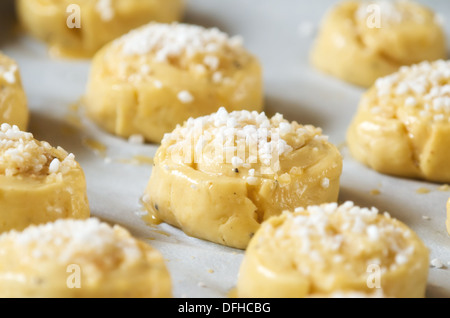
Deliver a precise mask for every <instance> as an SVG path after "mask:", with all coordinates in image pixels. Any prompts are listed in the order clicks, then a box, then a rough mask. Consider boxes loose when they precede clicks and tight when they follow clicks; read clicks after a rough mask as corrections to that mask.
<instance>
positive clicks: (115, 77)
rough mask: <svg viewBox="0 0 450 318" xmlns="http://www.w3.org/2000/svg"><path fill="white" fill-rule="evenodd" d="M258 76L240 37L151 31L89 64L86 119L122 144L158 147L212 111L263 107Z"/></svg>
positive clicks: (197, 30) (166, 27) (190, 28)
mask: <svg viewBox="0 0 450 318" xmlns="http://www.w3.org/2000/svg"><path fill="white" fill-rule="evenodd" d="M262 86H263V84H262V68H261V65H260V63H259V61H258V60H257V58H256V57H254V56H253V55H252V54H250V53H249V52H247V50H246V49H245V48H244V47H243V44H242V38H241V37H240V36H233V37H230V36H228V35H227V34H225V33H223V32H221V31H219V30H218V29H216V28H211V29H206V28H203V27H200V26H195V25H188V24H180V23H173V24H161V23H150V24H148V25H146V26H143V27H141V28H139V29H137V30H133V31H132V32H130V33H128V34H126V35H125V36H123V37H121V38H119V39H117V40H116V41H114V42H113V43H111V44H110V45H108V46H106V47H105V48H103V49H102V50H101V51H100V52H99V53H97V54H96V56H95V57H94V60H93V63H92V68H91V72H90V77H89V83H88V86H87V92H86V98H85V103H86V113H87V115H88V116H89V117H90V118H91V119H92V120H93V121H94V122H96V123H97V124H98V125H99V126H100V127H102V128H104V129H105V130H107V131H109V132H111V133H114V134H116V135H119V136H122V137H126V138H127V137H129V136H131V135H134V134H140V135H142V136H144V137H145V139H146V140H147V141H150V142H154V143H159V142H160V141H161V139H162V138H163V136H164V134H165V133H169V132H171V131H172V130H173V129H175V127H176V125H177V124H182V123H183V122H184V121H185V120H187V119H188V118H190V117H199V116H205V115H208V114H210V113H212V112H215V111H217V110H218V109H219V107H222V106H224V107H226V108H227V109H228V110H229V111H232V110H240V109H248V110H258V111H260V110H261V109H262V107H263V92H262V91H263V88H262Z"/></svg>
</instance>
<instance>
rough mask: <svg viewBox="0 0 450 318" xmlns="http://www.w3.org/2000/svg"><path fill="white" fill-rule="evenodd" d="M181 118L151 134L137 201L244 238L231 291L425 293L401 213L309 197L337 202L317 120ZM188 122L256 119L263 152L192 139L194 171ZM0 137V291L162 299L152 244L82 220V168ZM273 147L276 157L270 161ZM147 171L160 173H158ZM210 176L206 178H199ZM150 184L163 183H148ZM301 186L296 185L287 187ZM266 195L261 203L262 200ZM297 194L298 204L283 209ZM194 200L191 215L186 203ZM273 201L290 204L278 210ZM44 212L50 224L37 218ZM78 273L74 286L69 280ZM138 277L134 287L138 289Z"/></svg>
mask: <svg viewBox="0 0 450 318" xmlns="http://www.w3.org/2000/svg"><path fill="white" fill-rule="evenodd" d="M188 122H190V124H192V125H193V126H191V127H189V126H188V127H187V129H185V131H184V133H183V131H182V129H183V128H182V127H180V128H179V129H180V131H178V132H174V133H172V134H171V135H168V136H166V138H165V140H164V141H163V146H162V147H161V149H165V150H161V151H160V152H159V154H158V155H157V158H156V159H155V164H156V166H155V168H154V171H155V172H154V173H155V175H156V176H157V177H156V178H155V175H153V173H152V178H151V180H150V183H149V192H148V195H149V198H148V200H144V202H145V203H146V204H150V205H147V206H148V207H151V208H152V211H153V213H158V214H157V216H158V217H161V218H163V219H164V220H166V221H167V222H169V223H171V222H170V218H173V220H177V221H176V222H181V221H183V222H185V223H178V224H176V223H175V224H174V225H177V226H180V227H182V228H183V230H185V231H186V232H187V233H189V234H191V235H194V236H197V237H200V238H204V239H208V240H212V241H216V242H218V243H221V244H226V245H232V244H241V245H240V246H238V247H241V248H244V247H246V245H247V244H248V243H249V242H250V244H249V246H248V248H247V251H246V255H245V259H244V262H243V263H242V267H241V270H240V273H239V278H238V296H239V297H328V296H332V295H335V293H344V294H345V293H352V294H353V293H357V294H358V295H359V296H385V297H423V296H424V292H425V286H426V281H427V270H428V251H427V249H426V248H425V247H424V245H423V243H422V242H421V241H420V240H419V239H418V237H417V236H416V235H415V234H414V233H413V232H412V231H411V230H410V229H408V228H407V227H406V226H405V225H404V224H402V223H400V222H399V221H396V220H394V219H392V218H391V217H390V216H389V215H387V214H383V215H381V214H379V213H378V212H377V211H376V210H375V209H371V210H369V209H361V208H358V207H354V206H353V204H352V203H345V204H344V205H342V206H341V207H338V206H337V204H325V205H322V206H320V207H317V206H311V205H310V203H313V202H320V201H324V202H329V201H334V200H336V199H337V192H338V184H339V181H338V179H339V175H340V172H341V160H342V159H341V158H340V155H339V153H338V152H337V150H336V148H335V147H334V146H333V145H331V144H330V143H329V142H328V141H327V140H326V138H325V136H323V135H321V133H320V130H318V129H317V128H314V127H311V126H301V125H299V124H297V123H295V122H293V123H288V122H287V121H286V120H284V119H283V118H282V116H281V115H276V116H274V117H273V118H271V119H270V120H269V119H268V118H267V117H265V116H264V114H263V113H257V112H248V111H240V112H234V113H231V114H229V113H227V112H226V111H225V109H221V110H220V111H219V112H218V113H216V114H213V115H211V116H208V117H206V118H199V119H197V120H191V121H188ZM242 123H246V124H247V125H245V126H244V127H242ZM232 124H233V125H232ZM186 125H188V123H186ZM196 125H198V126H199V127H201V126H200V125H203V128H205V130H204V132H205V133H204V135H202V136H205V134H207V133H209V134H210V135H211V136H214V135H219V131H222V132H223V134H224V135H225V137H227V136H228V134H231V135H230V136H232V137H233V140H238V138H239V136H241V137H242V136H243V135H242V134H241V133H242V132H243V131H245V130H247V132H249V131H250V130H254V131H253V132H250V134H251V135H252V134H254V136H252V138H253V137H255V138H256V141H257V143H258V144H259V145H260V146H261V147H262V148H261V149H266V151H261V152H257V153H255V156H256V158H254V160H247V159H249V158H244V159H245V161H244V160H239V158H237V157H232V158H231V163H229V164H227V163H226V162H225V163H222V164H220V162H218V161H217V159H216V157H213V155H215V153H214V152H211V147H213V148H212V149H217V148H218V149H223V148H221V147H220V146H225V147H231V146H230V145H227V144H226V142H225V143H223V140H222V141H221V140H220V139H219V140H217V139H212V140H210V142H209V143H205V144H204V145H203V150H204V152H203V155H202V157H201V158H203V159H200V161H199V162H198V163H197V168H194V167H193V166H192V164H193V162H192V161H191V162H189V161H185V159H186V158H188V159H193V158H194V157H192V155H193V153H192V152H190V151H189V147H187V146H186V143H183V141H185V140H190V141H191V140H192V139H190V137H188V136H189V128H192V127H195V126H196ZM233 126H234V129H235V130H234V131H232V130H231V129H230V128H231V127H233ZM227 129H228V130H227ZM230 130H231V132H228V131H230ZM261 134H262V135H263V136H265V138H266V142H267V144H264V137H263V138H261V137H260V136H261ZM277 135H279V136H280V139H276V136H277ZM269 136H270V140H269V139H267V137H269ZM193 138H194V137H193ZM199 138H200V139H199V140H201V137H199ZM225 139H226V138H225ZM194 140H195V139H194ZM217 142H222V144H221V145H220V144H219V145H217ZM233 142H234V141H233ZM267 145H268V146H270V147H273V149H269V148H270V147H268V146H267ZM0 146H1V155H0V163H1V165H0V167H1V169H2V172H3V173H2V176H1V179H2V185H1V191H2V192H3V195H2V202H1V204H2V207H5V209H2V211H4V213H2V215H1V220H2V225H3V227H2V228H1V230H2V231H7V230H9V229H11V228H12V229H14V230H12V231H9V232H5V233H4V234H2V235H0V248H1V250H2V253H1V254H0V264H1V265H0V273H1V272H5V273H8V275H0V283H1V284H0V285H1V286H2V288H1V289H0V296H4V297H170V296H171V283H170V276H169V273H168V271H167V269H166V267H165V264H164V261H163V259H162V257H161V255H160V254H159V253H158V252H157V251H155V250H154V249H152V248H151V247H150V246H148V245H147V244H145V243H144V242H141V241H139V240H136V239H135V238H133V237H131V235H130V234H129V233H128V232H127V231H126V230H125V229H123V228H121V227H120V226H115V227H110V226H109V225H107V224H104V223H100V222H98V221H97V220H95V219H89V207H88V202H87V198H86V185H85V180H84V175H83V173H82V170H81V168H80V167H79V165H78V164H77V163H76V162H75V160H74V156H73V155H72V154H67V152H65V151H64V150H63V149H61V148H53V147H51V146H50V145H49V144H48V143H46V142H39V141H37V140H35V139H34V138H33V136H32V135H31V134H30V133H26V132H22V131H20V130H19V129H18V127H17V126H12V127H11V126H10V125H8V124H3V125H2V126H1V132H0ZM244 146H245V143H244ZM249 146H250V145H249ZM170 148H172V150H173V153H172V155H170V156H169V149H170ZM199 149H200V147H199ZM185 150H187V153H184V152H183V151H185ZM268 150H269V151H268ZM272 151H273V152H272ZM249 153H251V152H249ZM274 153H276V154H278V156H279V161H276V162H274V161H272V160H271V159H273V157H275V156H274V155H273V154H274ZM311 153H313V154H315V155H314V156H311V155H310V154H311ZM186 154H188V156H187V157H185V155H186ZM178 155H179V156H178ZM224 155H225V158H224V160H226V154H224ZM219 156H220V155H219ZM266 159H269V160H266ZM247 161H248V164H247ZM217 163H219V165H217ZM161 164H163V168H162V169H160V168H159V167H160V165H161ZM168 164H170V166H168ZM256 168H257V169H258V171H256ZM252 170H253V171H252ZM324 171H325V174H322V173H323V172H324ZM159 173H162V174H165V175H163V176H162V177H161V176H159V177H158V174H159ZM214 174H216V175H217V177H215V178H212V179H211V177H210V176H211V175H214ZM219 175H221V176H220V177H219ZM185 180H189V181H188V182H189V183H190V184H187V183H186V181H185ZM158 186H159V187H160V188H161V189H162V191H161V192H157V191H152V187H155V188H156V187H158ZM166 186H170V187H172V189H173V190H174V191H171V192H170V193H171V194H172V197H171V198H170V197H162V196H161V194H162V195H166V194H167V193H168V191H164V190H167V188H166ZM177 189H178V190H180V191H182V190H184V191H190V190H189V189H191V190H192V193H188V196H187V197H192V202H190V201H188V202H186V201H183V204H181V205H178V204H176V203H177V202H180V200H174V199H173V198H178V197H180V196H184V197H186V193H183V194H181V192H180V193H178V192H177V191H178V190H177ZM207 191H209V193H210V194H209V196H207V195H206V194H205V193H206V192H207ZM299 191H302V192H303V194H302V195H300V198H297V197H296V195H298V194H300V193H301V192H299ZM267 194H269V195H267ZM272 194H273V195H272ZM24 197H26V198H27V200H23V198H24ZM270 197H272V198H273V201H272V202H271V201H266V202H265V201H264V200H265V199H267V198H270ZM154 198H156V200H158V201H157V203H153V202H152V200H153V199H154ZM284 204H287V206H285V205H284ZM172 205H173V206H172ZM302 205H309V207H307V208H306V209H304V208H292V207H293V206H302ZM198 206H199V207H200V208H199V209H198V210H199V211H200V213H199V214H195V213H197V209H196V207H198ZM153 208H154V209H153ZM282 209H284V210H288V211H294V212H284V213H281V210H282ZM6 211H7V213H6ZM61 218H66V220H60V219H61ZM75 218H79V219H87V220H74V219H75ZM55 220H56V221H55ZM50 221H54V222H52V223H46V222H50ZM43 223H46V224H43ZM29 224H42V225H31V226H28V227H27V225H29ZM172 224H173V223H172ZM21 229H24V230H23V231H22V232H19V231H20V230H21ZM268 242H271V244H268ZM291 250H292V251H294V250H295V251H296V252H295V253H292V252H291ZM277 253H279V255H278V254H277ZM274 255H275V256H276V259H277V262H275V263H273V259H274ZM291 258H292V259H291ZM292 264H295V266H294V267H293V266H292ZM318 264H320V266H318ZM412 264H414V266H412ZM69 266H72V267H70V268H72V269H73V270H74V274H76V273H77V271H76V269H77V267H78V269H79V270H82V273H83V276H79V277H78V278H77V277H76V276H74V277H73V281H71V282H68V274H67V273H68V269H69ZM74 266H75V267H74ZM368 266H378V267H377V268H378V270H379V272H378V274H379V275H380V276H379V277H378V278H377V277H375V278H374V279H375V282H374V284H376V281H379V283H380V284H381V285H380V286H378V287H379V288H381V289H380V290H382V294H380V293H379V292H377V293H376V294H373V289H372V287H373V286H372V287H371V286H370V285H369V284H368V283H367V281H368V277H366V276H365V273H367V267H368ZM255 268H256V269H257V271H255ZM286 268H288V269H289V271H287V270H286ZM80 272H81V271H80ZM80 272H79V273H80ZM268 273H270V274H268ZM375 274H376V273H375ZM324 275H326V276H327V278H326V279H323V277H324ZM24 278H25V281H27V282H28V283H27V284H25V285H24V284H23V279H24ZM77 280H79V283H81V284H82V287H81V288H69V285H70V284H72V283H73V284H75V285H76V284H77ZM142 280H145V282H146V284H138V285H139V286H141V287H140V288H136V286H135V285H136V284H137V282H142ZM330 282H331V283H330ZM68 284H69V285H68ZM274 287H276V288H274ZM273 291H277V293H273Z"/></svg>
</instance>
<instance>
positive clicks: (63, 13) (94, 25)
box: [17, 0, 184, 57]
mask: <svg viewBox="0 0 450 318" xmlns="http://www.w3.org/2000/svg"><path fill="white" fill-rule="evenodd" d="M183 11H184V1H183V0H46V1H42V0H17V12H18V16H19V19H20V21H21V23H22V25H23V26H24V28H25V29H26V30H27V31H28V32H29V33H30V34H32V35H33V36H35V37H36V38H38V39H41V40H43V41H45V42H47V43H48V44H49V45H50V53H51V54H53V55H55V56H68V57H90V56H92V55H94V54H95V52H96V51H97V50H99V49H100V48H101V47H102V46H103V45H105V44H106V43H108V42H110V41H112V40H114V39H115V38H117V37H119V36H121V35H123V34H125V33H127V32H128V31H130V30H132V29H134V28H137V27H139V26H141V25H143V24H145V23H148V22H150V21H157V22H173V21H177V20H179V19H180V18H181V15H182V13H183ZM78 13H80V14H79V18H78V17H76V15H77V14H78ZM76 22H80V24H79V27H77V25H76ZM74 26H75V27H74Z"/></svg>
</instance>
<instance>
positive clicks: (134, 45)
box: [115, 23, 243, 70]
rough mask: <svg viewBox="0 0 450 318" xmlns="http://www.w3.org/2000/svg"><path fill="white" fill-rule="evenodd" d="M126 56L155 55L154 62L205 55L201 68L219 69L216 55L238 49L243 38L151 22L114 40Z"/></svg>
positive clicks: (195, 27) (181, 25) (191, 27)
mask: <svg viewBox="0 0 450 318" xmlns="http://www.w3.org/2000/svg"><path fill="white" fill-rule="evenodd" d="M115 43H116V44H117V45H122V52H123V53H124V54H125V55H145V54H150V53H151V54H154V55H155V58H156V60H157V61H160V62H166V61H168V60H170V59H177V58H180V57H181V56H186V57H187V58H191V57H193V56H195V55H197V54H203V55H205V57H204V59H203V61H202V62H203V65H204V66H206V67H207V68H209V69H211V70H216V69H217V68H218V67H219V63H220V61H219V60H218V58H217V57H216V56H214V54H215V53H217V52H220V51H222V50H241V49H242V43H243V40H242V37H241V36H233V37H229V36H228V35H227V34H226V33H224V32H221V31H220V30H219V29H217V28H210V29H207V28H204V27H201V26H197V25H189V24H183V23H172V24H162V23H150V24H148V25H146V26H145V27H143V28H140V29H137V30H133V31H131V32H130V33H128V34H126V35H125V36H123V37H122V38H120V39H118V40H116V42H115Z"/></svg>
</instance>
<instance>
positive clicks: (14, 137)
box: [0, 124, 90, 233]
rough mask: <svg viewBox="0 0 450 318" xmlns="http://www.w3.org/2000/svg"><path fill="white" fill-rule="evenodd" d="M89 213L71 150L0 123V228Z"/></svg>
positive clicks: (6, 229)
mask: <svg viewBox="0 0 450 318" xmlns="http://www.w3.org/2000/svg"><path fill="white" fill-rule="evenodd" d="M89 214H90V212H89V204H88V200H87V195H86V182H85V178H84V173H83V171H82V169H81V167H80V166H79V165H78V163H77V162H76V161H75V159H74V155H73V154H68V153H67V152H66V151H65V150H64V149H62V148H61V147H58V148H56V149H55V148H53V147H52V146H50V145H49V144H48V143H47V142H39V141H37V140H36V139H34V138H33V135H32V134H30V133H26V132H22V131H20V130H19V128H18V127H17V126H13V127H11V126H10V125H8V124H2V125H1V128H0V233H1V232H4V231H8V230H11V229H15V230H22V229H24V228H26V227H27V226H28V225H30V224H39V223H46V222H49V221H54V220H56V219H59V218H77V219H82V218H87V217H89Z"/></svg>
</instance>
